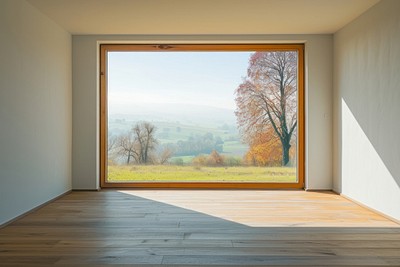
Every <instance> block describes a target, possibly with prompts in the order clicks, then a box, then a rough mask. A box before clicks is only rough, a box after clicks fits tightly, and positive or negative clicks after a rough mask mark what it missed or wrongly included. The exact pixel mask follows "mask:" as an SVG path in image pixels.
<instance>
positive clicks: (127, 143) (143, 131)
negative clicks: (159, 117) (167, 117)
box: [116, 122, 157, 164]
mask: <svg viewBox="0 0 400 267" xmlns="http://www.w3.org/2000/svg"><path fill="white" fill-rule="evenodd" d="M155 131H156V127H155V126H154V125H153V124H151V123H149V122H140V123H137V124H136V125H135V126H134V127H133V128H132V129H131V130H130V131H129V132H128V133H126V134H122V135H120V136H119V137H118V138H117V141H116V146H117V148H116V150H117V154H119V155H120V156H123V157H126V163H127V164H129V163H131V162H132V161H133V160H134V161H135V162H136V163H139V164H147V163H150V160H151V157H150V153H151V152H152V151H153V150H154V149H155V146H156V144H157V139H156V138H155V137H154V133H155Z"/></svg>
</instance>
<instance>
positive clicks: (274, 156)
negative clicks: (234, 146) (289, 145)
mask: <svg viewBox="0 0 400 267" xmlns="http://www.w3.org/2000/svg"><path fill="white" fill-rule="evenodd" d="M281 155H282V146H281V144H280V142H279V139H278V138H277V137H276V136H275V133H274V131H273V129H272V128H271V129H268V130H267V131H265V132H261V133H258V134H257V136H254V137H253V138H252V140H251V142H250V148H249V150H248V151H247V153H246V155H245V156H244V160H245V162H246V163H247V164H250V165H254V166H279V165H280V164H281Z"/></svg>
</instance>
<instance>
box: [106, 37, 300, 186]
mask: <svg viewBox="0 0 400 267" xmlns="http://www.w3.org/2000/svg"><path fill="white" fill-rule="evenodd" d="M100 58H101V62H100V63H101V64H100V86H101V138H100V139H101V144H100V147H101V185H102V187H168V188H170V187H191V188H196V187H197V188H303V184H304V111H303V110H304V79H303V76H304V74H303V64H304V63H303V61H304V59H303V45H292V44H290V45H220V44H218V45H217V44H213V45H115V44H103V45H101V55H100Z"/></svg>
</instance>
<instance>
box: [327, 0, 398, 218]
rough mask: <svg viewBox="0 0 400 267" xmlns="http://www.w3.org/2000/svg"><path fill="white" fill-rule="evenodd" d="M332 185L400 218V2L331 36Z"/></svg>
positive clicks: (387, 3)
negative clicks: (332, 53)
mask: <svg viewBox="0 0 400 267" xmlns="http://www.w3.org/2000/svg"><path fill="white" fill-rule="evenodd" d="M334 55H335V57H334V58H335V60H334V61H335V62H334V73H335V75H334V95H335V97H334V98H335V103H334V108H335V111H334V114H335V119H334V147H335V151H334V189H335V190H336V191H338V192H341V193H342V194H344V195H346V196H348V197H350V198H352V199H354V200H356V201H359V202H361V203H363V204H365V205H367V206H369V207H371V208H373V209H376V210H378V211H380V212H382V213H385V214H387V215H389V216H391V217H393V218H396V219H398V220H400V119H399V116H400V72H399V71H400V1H397V0H382V1H381V2H380V3H378V4H377V5H376V6H374V7H373V8H371V9H370V10H368V11H367V12H366V13H364V14H363V15H362V16H360V17H359V18H358V19H356V20H355V21H353V22H352V23H350V24H349V25H347V26H346V27H344V28H343V29H342V30H340V31H339V32H337V33H336V34H335V35H334Z"/></svg>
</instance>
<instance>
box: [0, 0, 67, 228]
mask: <svg viewBox="0 0 400 267" xmlns="http://www.w3.org/2000/svg"><path fill="white" fill-rule="evenodd" d="M0 44H1V49H0V129H1V130H0V149H1V153H0V182H1V184H0V225H1V224H3V223H5V222H7V221H9V220H11V219H13V218H15V217H17V216H19V215H21V214H22V213H24V212H26V211H29V210H31V209H32V208H34V207H36V206H38V205H40V204H42V203H44V202H46V201H48V200H50V199H52V198H54V197H57V196H59V195H60V194H63V193H64V192H67V191H69V190H70V189H71V142H72V141H71V140H72V137H71V136H72V135H71V132H72V131H71V127H72V121H71V118H72V116H71V106H72V101H71V100H72V97H71V93H72V88H71V87H72V86H71V79H72V75H71V66H72V63H71V53H72V51H71V36H70V34H69V33H67V32H66V31H64V30H62V29H61V28H60V27H59V26H57V25H56V24H55V23H54V22H52V21H51V20H49V19H48V18H47V17H45V16H44V15H42V14H41V13H39V12H38V11H37V10H36V9H35V8H33V7H32V6H30V5H29V4H28V3H26V2H25V1H23V0H1V1H0Z"/></svg>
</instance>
